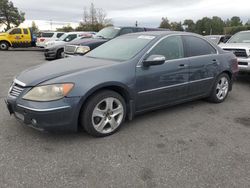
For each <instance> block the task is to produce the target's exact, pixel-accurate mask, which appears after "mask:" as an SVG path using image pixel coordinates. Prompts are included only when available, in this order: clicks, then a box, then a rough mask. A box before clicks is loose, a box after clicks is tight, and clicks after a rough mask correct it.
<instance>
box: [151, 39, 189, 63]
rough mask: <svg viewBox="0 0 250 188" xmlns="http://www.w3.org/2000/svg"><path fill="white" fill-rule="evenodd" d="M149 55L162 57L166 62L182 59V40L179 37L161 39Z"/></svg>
mask: <svg viewBox="0 0 250 188" xmlns="http://www.w3.org/2000/svg"><path fill="white" fill-rule="evenodd" d="M149 55H163V56H164V57H165V58H166V59H167V60H171V59H180V58H183V57H184V52H183V43H182V38H181V37H180V36H170V37H167V38H165V39H163V40H162V41H161V42H160V43H159V44H157V45H156V47H155V48H154V49H153V50H152V51H151V52H150V54H149Z"/></svg>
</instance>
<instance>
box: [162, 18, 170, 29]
mask: <svg viewBox="0 0 250 188" xmlns="http://www.w3.org/2000/svg"><path fill="white" fill-rule="evenodd" d="M160 28H165V29H170V28H171V25H170V23H169V20H168V18H167V17H166V18H162V19H161V24H160Z"/></svg>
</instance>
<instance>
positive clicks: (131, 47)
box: [86, 35, 155, 61]
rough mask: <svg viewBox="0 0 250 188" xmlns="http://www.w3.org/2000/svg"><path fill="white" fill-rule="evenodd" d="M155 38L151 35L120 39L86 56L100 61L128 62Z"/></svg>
mask: <svg viewBox="0 0 250 188" xmlns="http://www.w3.org/2000/svg"><path fill="white" fill-rule="evenodd" d="M154 38H155V36H149V35H141V36H139V35H136V36H126V37H119V38H116V39H113V40H111V41H109V42H107V43H105V44H103V45H101V46H100V47H98V48H96V49H94V50H93V51H91V52H89V53H88V54H87V55H86V56H87V57H91V58H98V59H110V60H115V61H126V60H129V59H131V58H133V57H134V56H135V55H136V54H138V53H139V52H140V51H141V50H142V49H143V48H145V47H146V45H147V44H149V42H150V41H152V40H153V39H154Z"/></svg>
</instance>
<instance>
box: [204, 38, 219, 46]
mask: <svg viewBox="0 0 250 188" xmlns="http://www.w3.org/2000/svg"><path fill="white" fill-rule="evenodd" d="M205 38H206V39H208V40H211V41H212V42H214V43H215V44H219V42H220V39H221V37H220V36H205Z"/></svg>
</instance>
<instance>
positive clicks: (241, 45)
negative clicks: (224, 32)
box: [219, 43, 250, 49]
mask: <svg viewBox="0 0 250 188" xmlns="http://www.w3.org/2000/svg"><path fill="white" fill-rule="evenodd" d="M219 46H220V47H221V48H223V49H229V48H231V49H235V48H236V49H237V48H239V49H249V48H250V43H224V44H220V45H219Z"/></svg>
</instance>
